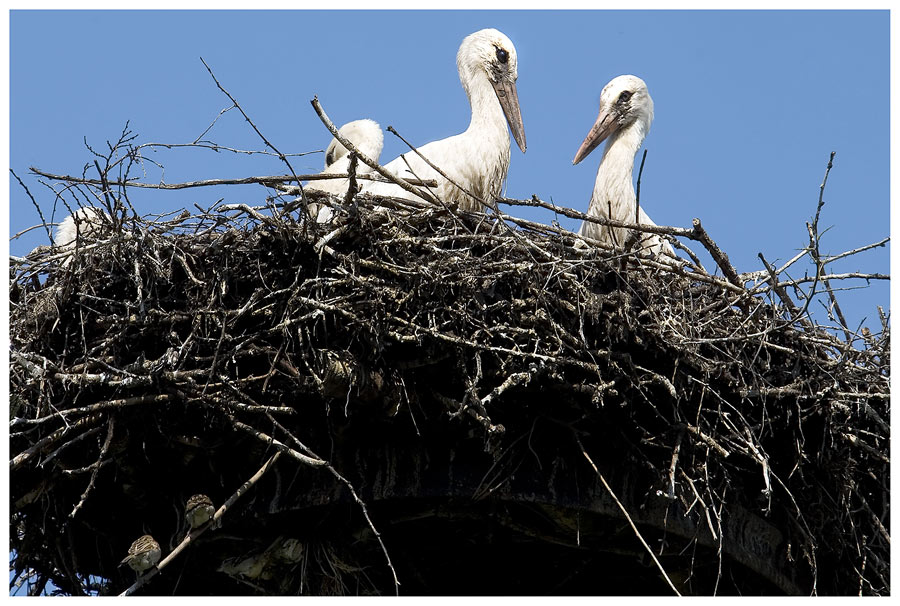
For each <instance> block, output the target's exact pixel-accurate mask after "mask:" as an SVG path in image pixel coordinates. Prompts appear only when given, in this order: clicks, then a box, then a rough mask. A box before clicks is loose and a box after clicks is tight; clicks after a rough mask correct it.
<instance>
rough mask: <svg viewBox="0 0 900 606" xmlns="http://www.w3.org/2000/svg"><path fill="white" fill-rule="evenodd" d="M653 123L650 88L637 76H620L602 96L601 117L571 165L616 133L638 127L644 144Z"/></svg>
mask: <svg viewBox="0 0 900 606" xmlns="http://www.w3.org/2000/svg"><path fill="white" fill-rule="evenodd" d="M651 122H653V99H651V98H650V93H649V92H648V91H647V85H646V84H645V83H644V81H643V80H641V79H640V78H638V77H637V76H617V77H615V78H613V79H612V80H610V82H609V84H607V85H606V86H604V87H603V92H601V93H600V114H599V115H598V116H597V121H596V122H594V126H592V127H591V130H590V132H589V133H588V134H587V137H585V138H584V142H583V143H582V144H581V147H579V148H578V151H577V152H576V153H575V159H574V160H572V164H578V163H579V162H581V161H582V160H584V159H585V158H586V157H587V155H588V154H589V153H591V152H592V151H594V148H596V147H597V146H598V145H600V144H601V143H602V142H603V141H604V140H606V139H607V138H608V137H609V136H610V135H612V134H613V133H615V132H618V131H621V130H624V129H626V128H631V127H632V126H635V127H636V128H638V129H639V130H640V133H639V137H640V138H641V139H642V140H643V138H644V137H645V136H646V134H647V132H648V131H649V130H650V123H651Z"/></svg>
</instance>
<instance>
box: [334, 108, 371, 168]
mask: <svg viewBox="0 0 900 606" xmlns="http://www.w3.org/2000/svg"><path fill="white" fill-rule="evenodd" d="M338 132H339V133H340V134H341V136H343V137H344V138H345V139H347V140H349V141H350V143H352V144H353V145H355V146H356V149H358V150H359V151H360V152H362V153H363V154H365V155H366V156H368V157H369V158H371V159H373V160H375V161H377V160H378V156H380V155H381V148H382V147H384V133H383V132H381V127H380V126H378V123H377V122H375V121H374V120H369V119H363V120H354V121H353V122H347V124H345V125H343V126H342V127H341V128H340V129H338ZM348 153H349V152H348V150H347V148H346V147H344V146H343V145H341V143H340V142H339V141H338V140H337V139H332V140H331V143H329V144H328V149H326V150H325V168H328V167H329V166H331V165H332V164H334V163H335V162H337V161H338V160H340V159H341V158H343V157H344V156H346V155H347V154H348Z"/></svg>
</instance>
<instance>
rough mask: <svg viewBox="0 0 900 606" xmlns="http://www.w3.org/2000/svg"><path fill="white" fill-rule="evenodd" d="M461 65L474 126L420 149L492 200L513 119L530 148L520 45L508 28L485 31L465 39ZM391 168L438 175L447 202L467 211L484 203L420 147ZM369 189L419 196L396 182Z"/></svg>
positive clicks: (516, 133)
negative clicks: (519, 89)
mask: <svg viewBox="0 0 900 606" xmlns="http://www.w3.org/2000/svg"><path fill="white" fill-rule="evenodd" d="M456 65H457V68H458V70H459V79H460V81H461V82H462V86H463V89H464V90H465V91H466V96H467V97H468V98H469V105H470V106H471V108H472V120H471V122H469V128H467V129H466V130H465V131H464V132H462V133H460V134H458V135H454V136H452V137H448V138H447V139H441V140H440V141H432V142H431V143H428V144H426V145H423V146H422V147H419V148H417V149H418V150H419V153H421V154H422V155H423V156H425V157H426V158H428V160H429V161H430V162H431V163H432V164H434V165H435V166H437V167H438V168H440V169H441V170H442V171H443V172H444V173H445V174H446V175H447V176H449V177H450V179H452V180H453V181H455V182H456V184H458V185H459V186H461V187H462V188H464V189H466V190H468V191H470V192H471V193H472V194H474V195H475V196H477V197H478V198H480V199H481V200H484V201H485V202H490V201H491V200H492V199H493V198H495V197H496V196H499V195H500V193H501V190H502V188H503V183H504V181H506V173H507V171H508V170H509V131H507V130H506V125H507V123H509V128H510V130H512V134H513V137H515V139H516V143H517V144H518V145H519V149H521V150H522V152H523V153H524V152H525V127H524V126H523V124H522V113H521V110H520V109H519V95H518V92H517V90H516V79H517V78H518V76H519V73H518V68H517V59H516V48H515V47H514V46H513V43H512V42H511V41H510V39H509V38H507V37H506V36H505V35H504V34H503V33H502V32H499V31H497V30H496V29H483V30H480V31H477V32H475V33H474V34H470V35H468V36H466V38H465V39H464V40H463V41H462V44H461V45H460V47H459V52H458V53H457V55H456ZM407 164H408V166H407ZM385 168H386V169H388V170H389V171H391V172H393V173H394V174H396V175H398V176H400V177H402V178H418V179H434V180H436V181H437V183H438V185H437V187H436V188H432V191H433V192H434V193H436V194H437V196H438V197H439V198H440V199H441V200H443V201H444V202H448V203H456V204H458V206H459V207H460V208H462V209H464V210H481V207H482V204H481V202H479V201H478V200H476V199H475V198H473V197H472V196H469V195H466V194H465V193H464V192H463V191H461V190H460V189H459V187H456V185H453V184H452V183H450V182H449V181H448V180H447V179H445V178H444V177H442V176H441V175H440V174H439V173H438V172H437V171H435V170H434V169H433V168H431V167H430V166H428V164H427V163H426V162H425V161H423V160H422V158H420V157H419V156H418V154H416V153H415V152H414V151H409V152H406V153H405V154H403V155H401V156H400V157H398V158H396V159H394V160H392V161H391V162H390V163H388V164H387V165H386V166H385ZM410 169H411V170H410ZM363 191H365V192H369V193H372V194H376V195H382V196H395V197H398V198H407V199H412V198H415V196H414V195H413V194H411V193H409V192H407V191H404V190H403V189H400V188H399V187H398V186H396V185H394V184H390V183H387V184H386V183H370V184H367V185H366V186H365V187H364V188H363Z"/></svg>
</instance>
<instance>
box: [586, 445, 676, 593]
mask: <svg viewBox="0 0 900 606" xmlns="http://www.w3.org/2000/svg"><path fill="white" fill-rule="evenodd" d="M575 441H576V442H578V446H579V447H580V448H581V454H583V455H584V458H585V459H587V462H588V463H590V464H591V467H593V469H594V473H596V474H597V477H598V478H600V481H601V482H603V486H604V487H605V488H606V490H607V492H609V496H611V497H612V499H613V501H615V502H616V505H618V506H619V509H620V510H621V511H622V513H623V514H624V515H625V519H626V520H628V523H629V524H630V525H631V529H632V530H633V531H634V534H635V535H636V536H637V538H638V540H639V541H640V542H641V545H643V546H644V549H646V550H647V553H649V554H650V557H651V558H653V562H654V563H655V564H656V567H657V568H659V571H660V573H662V576H663V578H664V579H665V580H666V582H667V583H668V584H669V587H671V588H672V591H674V592H675V595H677V596H680V595H681V592H680V591H678V589H677V588H676V587H675V585H674V584H673V583H672V579H670V578H669V575H668V574H667V573H666V569H665V568H663V566H662V564H660V563H659V560H657V559H656V555H655V554H654V553H653V550H652V549H650V546H649V545H647V541H645V540H644V537H643V536H641V531H640V530H638V528H637V526H635V524H634V521H632V519H631V516H630V515H628V510H626V509H625V506H624V505H622V502H621V501H620V500H619V498H618V497H617V496H616V493H614V492H613V490H612V488H610V487H609V484H607V483H606V478H604V477H603V474H602V473H600V470H599V469H597V466H596V465H594V462H593V461H592V460H591V457H590V456H589V455H588V453H587V451H586V450H585V449H584V444H582V443H581V438H579V437H578V434H577V433H576V434H575Z"/></svg>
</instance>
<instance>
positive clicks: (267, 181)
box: [28, 166, 437, 190]
mask: <svg viewBox="0 0 900 606" xmlns="http://www.w3.org/2000/svg"><path fill="white" fill-rule="evenodd" d="M28 170H30V171H31V172H32V173H33V174H35V175H39V176H41V177H46V178H47V179H53V180H54V181H65V182H67V183H79V184H83V185H101V183H102V182H101V181H100V180H99V179H86V178H83V177H73V176H71V175H54V174H52V173H48V172H45V171H42V170H40V169H39V168H35V167H34V166H32V167H30V168H29V169H28ZM349 177H350V174H349V173H328V174H323V173H315V174H311V175H271V176H268V175H264V176H261V177H242V178H238V179H202V180H200V181H186V182H184V183H141V182H140V181H110V182H109V185H112V186H119V187H140V188H144V189H163V190H165V189H187V188H190V187H210V186H215V185H252V184H259V185H270V186H271V185H276V184H279V183H289V182H291V181H321V180H328V179H347V178H349ZM356 178H357V179H365V180H367V181H377V182H379V183H390V182H391V181H388V180H387V179H384V178H383V177H381V176H380V175H369V174H365V175H357V176H356ZM409 182H410V183H412V184H413V185H431V186H435V185H437V182H436V181H434V180H433V179H432V180H427V181H419V180H417V179H410V180H409Z"/></svg>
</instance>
